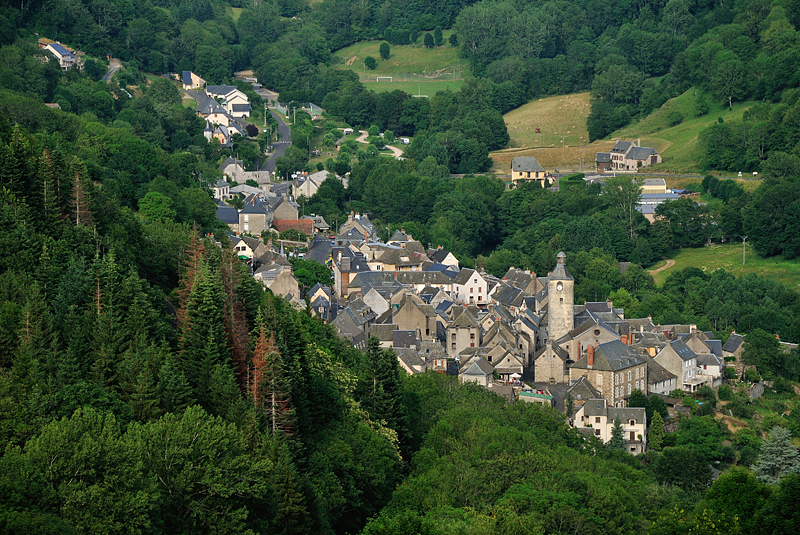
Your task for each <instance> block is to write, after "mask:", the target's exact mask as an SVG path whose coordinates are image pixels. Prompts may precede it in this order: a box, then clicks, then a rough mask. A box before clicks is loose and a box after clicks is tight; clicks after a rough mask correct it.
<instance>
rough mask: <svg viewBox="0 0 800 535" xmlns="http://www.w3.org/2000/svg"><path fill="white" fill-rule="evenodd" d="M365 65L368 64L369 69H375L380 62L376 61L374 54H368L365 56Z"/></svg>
mask: <svg viewBox="0 0 800 535" xmlns="http://www.w3.org/2000/svg"><path fill="white" fill-rule="evenodd" d="M364 65H366V66H367V69H369V70H371V71H374V70H375V67H377V66H378V62H377V61H375V58H373V57H372V56H367V57H366V58H364Z"/></svg>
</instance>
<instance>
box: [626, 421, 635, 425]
mask: <svg viewBox="0 0 800 535" xmlns="http://www.w3.org/2000/svg"><path fill="white" fill-rule="evenodd" d="M628 425H636V420H629V421H628Z"/></svg>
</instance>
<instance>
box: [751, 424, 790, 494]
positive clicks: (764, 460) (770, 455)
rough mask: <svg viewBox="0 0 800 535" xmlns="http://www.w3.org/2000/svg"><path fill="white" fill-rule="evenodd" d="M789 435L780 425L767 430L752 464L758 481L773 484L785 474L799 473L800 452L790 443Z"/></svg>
mask: <svg viewBox="0 0 800 535" xmlns="http://www.w3.org/2000/svg"><path fill="white" fill-rule="evenodd" d="M791 437H792V433H791V432H790V431H789V430H788V429H784V428H782V427H774V428H772V430H771V431H770V432H769V437H768V438H767V439H766V440H765V441H764V444H763V445H762V446H761V453H760V454H759V456H758V461H757V462H756V464H755V465H754V466H753V471H754V472H755V474H756V477H757V478H758V480H759V481H761V482H762V483H769V484H772V485H775V484H777V483H778V482H779V481H780V480H781V478H782V477H784V476H786V475H789V474H800V452H798V451H797V448H795V447H794V446H793V445H792V443H791Z"/></svg>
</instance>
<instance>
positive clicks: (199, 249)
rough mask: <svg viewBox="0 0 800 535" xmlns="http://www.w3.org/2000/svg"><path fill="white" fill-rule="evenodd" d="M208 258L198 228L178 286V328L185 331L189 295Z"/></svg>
mask: <svg viewBox="0 0 800 535" xmlns="http://www.w3.org/2000/svg"><path fill="white" fill-rule="evenodd" d="M205 256H206V248H205V246H204V245H203V242H202V241H201V240H200V235H199V234H198V232H197V228H196V227H195V228H194V229H192V235H191V238H190V240H189V247H188V249H187V252H186V260H185V262H184V272H183V276H182V277H181V280H180V282H179V284H178V289H177V290H175V294H176V295H177V297H178V303H177V304H178V306H177V307H176V308H177V317H178V328H179V329H183V328H184V327H185V325H186V315H187V306H188V303H189V295H190V294H191V292H192V288H194V283H195V279H196V278H197V275H198V273H200V267H201V265H202V263H203V260H204V259H205Z"/></svg>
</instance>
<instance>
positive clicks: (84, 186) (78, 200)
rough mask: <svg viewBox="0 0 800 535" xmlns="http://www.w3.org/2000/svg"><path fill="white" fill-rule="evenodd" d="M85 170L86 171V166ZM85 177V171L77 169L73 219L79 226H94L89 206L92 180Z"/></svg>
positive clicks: (73, 185)
mask: <svg viewBox="0 0 800 535" xmlns="http://www.w3.org/2000/svg"><path fill="white" fill-rule="evenodd" d="M83 170H84V171H85V168H84V169H83ZM85 177H86V174H85V173H84V174H82V173H81V172H80V171H76V172H75V180H74V181H73V182H72V220H73V221H74V222H75V225H76V226H78V227H91V226H92V213H91V211H90V208H89V205H90V203H91V182H89V181H88V179H86V178H85Z"/></svg>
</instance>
